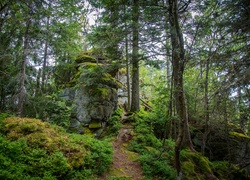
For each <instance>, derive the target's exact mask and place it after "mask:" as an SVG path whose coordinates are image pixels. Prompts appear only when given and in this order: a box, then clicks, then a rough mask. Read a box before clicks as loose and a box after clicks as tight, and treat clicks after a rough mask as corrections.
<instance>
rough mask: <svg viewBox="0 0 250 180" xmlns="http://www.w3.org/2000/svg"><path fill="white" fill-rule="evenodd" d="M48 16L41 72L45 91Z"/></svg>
mask: <svg viewBox="0 0 250 180" xmlns="http://www.w3.org/2000/svg"><path fill="white" fill-rule="evenodd" d="M49 19H50V18H49V17H47V22H46V28H47V29H46V31H47V32H46V39H45V47H44V56H43V73H42V91H43V92H44V91H45V89H46V88H45V86H46V84H45V77H46V70H47V55H48V41H49V39H48V33H49Z"/></svg>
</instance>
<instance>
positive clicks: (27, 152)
mask: <svg viewBox="0 0 250 180" xmlns="http://www.w3.org/2000/svg"><path fill="white" fill-rule="evenodd" d="M1 131H2V132H3V134H2V135H1V136H0V179H6V180H8V179H17V180H18V179H20V180H23V179H48V180H51V179H52V180H53V179H55V180H56V179H69V180H71V179H91V178H90V176H92V175H93V174H100V173H102V172H104V171H105V170H106V169H107V167H108V166H109V164H110V163H111V162H112V148H111V145H110V144H109V143H107V142H102V141H99V140H96V139H93V138H91V137H88V136H84V135H78V134H68V133H66V132H65V130H64V129H63V128H61V127H58V126H55V125H51V124H49V123H46V122H41V121H40V120H37V119H29V118H16V117H11V118H6V119H5V120H3V125H2V129H1Z"/></svg>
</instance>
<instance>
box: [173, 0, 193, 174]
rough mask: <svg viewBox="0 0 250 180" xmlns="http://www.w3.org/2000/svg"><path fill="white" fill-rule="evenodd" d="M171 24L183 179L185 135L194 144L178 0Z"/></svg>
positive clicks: (177, 157) (177, 161)
mask: <svg viewBox="0 0 250 180" xmlns="http://www.w3.org/2000/svg"><path fill="white" fill-rule="evenodd" d="M169 24H170V33H171V46H172V64H173V85H174V98H175V105H176V110H177V115H178V117H179V119H180V123H179V127H178V137H177V140H176V143H175V164H176V169H177V173H178V179H182V170H181V163H180V150H181V146H182V142H183V139H184V136H186V137H185V138H186V143H187V145H188V146H189V147H190V149H191V150H194V149H193V145H192V142H191V138H190V133H189V125H188V113H187V105H186V98H185V92H184V88H183V73H184V68H185V49H184V41H183V34H182V32H181V27H180V23H179V16H178V2H177V0H169Z"/></svg>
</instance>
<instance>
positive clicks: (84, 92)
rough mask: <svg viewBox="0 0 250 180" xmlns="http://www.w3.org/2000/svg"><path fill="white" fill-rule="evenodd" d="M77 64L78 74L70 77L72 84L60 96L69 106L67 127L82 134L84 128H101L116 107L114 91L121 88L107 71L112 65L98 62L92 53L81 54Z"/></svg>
mask: <svg viewBox="0 0 250 180" xmlns="http://www.w3.org/2000/svg"><path fill="white" fill-rule="evenodd" d="M76 63H77V65H76V67H77V73H76V74H75V75H73V76H72V80H73V81H74V82H75V86H74V87H71V88H67V89H65V91H64V92H63V93H62V95H61V97H65V99H66V100H67V102H68V103H69V104H71V105H72V113H71V120H72V121H71V124H70V127H69V130H70V131H71V132H78V133H84V128H85V127H88V128H89V129H90V130H91V131H96V130H97V129H98V128H103V129H104V128H105V127H103V126H104V125H105V124H107V121H108V119H109V118H110V116H111V115H112V113H113V112H114V111H115V110H116V109H117V107H118V94H117V90H118V88H119V87H121V85H120V83H119V82H118V81H117V80H116V79H115V78H114V77H113V76H112V75H111V74H110V73H109V72H110V70H112V69H113V68H112V67H113V65H110V64H99V63H97V61H96V58H95V57H94V56H92V55H91V53H82V54H80V55H79V56H78V57H77V58H76ZM115 67H116V66H115ZM72 84H74V83H72ZM72 95H74V96H73V97H72ZM97 124H98V126H96V125H97ZM93 127H94V128H93ZM92 133H93V134H94V133H95V132H92Z"/></svg>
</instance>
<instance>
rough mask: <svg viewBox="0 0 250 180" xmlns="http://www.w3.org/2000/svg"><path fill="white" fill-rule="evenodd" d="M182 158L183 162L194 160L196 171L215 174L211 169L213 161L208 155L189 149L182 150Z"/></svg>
mask: <svg viewBox="0 0 250 180" xmlns="http://www.w3.org/2000/svg"><path fill="white" fill-rule="evenodd" d="M181 159H182V161H183V162H185V161H189V162H192V163H193V164H194V165H195V167H196V173H197V174H198V173H199V174H204V175H205V174H213V172H212V169H211V166H212V164H211V162H210V161H209V160H208V158H207V157H205V156H203V155H202V154H200V153H198V152H191V151H189V150H182V151H181Z"/></svg>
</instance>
